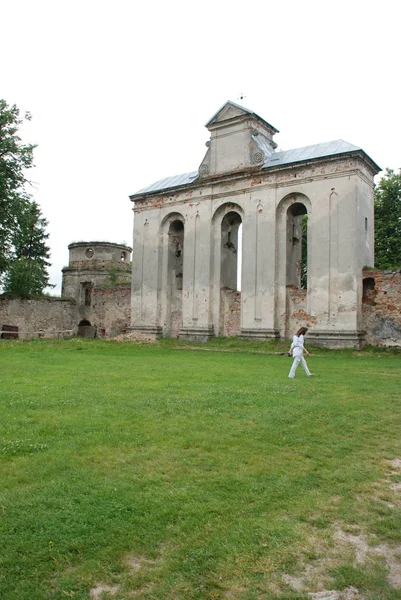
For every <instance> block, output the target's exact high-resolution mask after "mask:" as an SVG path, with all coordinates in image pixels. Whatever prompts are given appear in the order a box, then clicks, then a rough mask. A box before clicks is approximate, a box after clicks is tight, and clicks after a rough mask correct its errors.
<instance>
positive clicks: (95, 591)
mask: <svg viewBox="0 0 401 600" xmlns="http://www.w3.org/2000/svg"><path fill="white" fill-rule="evenodd" d="M118 590H119V587H118V585H113V586H111V585H103V584H102V585H97V586H96V587H94V588H92V589H91V591H90V597H91V598H93V599H94V600H103V598H105V594H107V595H108V596H114V595H115V594H117V592H118Z"/></svg>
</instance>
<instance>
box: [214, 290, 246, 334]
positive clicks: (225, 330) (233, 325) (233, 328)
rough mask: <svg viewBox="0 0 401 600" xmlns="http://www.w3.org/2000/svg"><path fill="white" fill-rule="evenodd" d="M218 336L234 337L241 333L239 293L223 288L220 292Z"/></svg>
mask: <svg viewBox="0 0 401 600" xmlns="http://www.w3.org/2000/svg"><path fill="white" fill-rule="evenodd" d="M220 310H221V314H220V324H221V330H220V333H219V335H223V336H227V337H235V336H237V335H240V333H241V292H237V291H236V290H231V289H229V288H223V289H222V290H221V302H220Z"/></svg>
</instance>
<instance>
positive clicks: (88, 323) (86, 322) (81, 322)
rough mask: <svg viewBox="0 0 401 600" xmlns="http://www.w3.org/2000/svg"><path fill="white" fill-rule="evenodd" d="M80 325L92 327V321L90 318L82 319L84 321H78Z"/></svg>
mask: <svg viewBox="0 0 401 600" xmlns="http://www.w3.org/2000/svg"><path fill="white" fill-rule="evenodd" d="M78 327H91V323H90V321H88V319H82V321H80V322H79V323H78Z"/></svg>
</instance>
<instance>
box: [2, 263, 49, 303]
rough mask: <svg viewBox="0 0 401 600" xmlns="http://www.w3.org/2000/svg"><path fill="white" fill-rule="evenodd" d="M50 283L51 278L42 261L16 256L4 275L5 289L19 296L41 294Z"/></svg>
mask: <svg viewBox="0 0 401 600" xmlns="http://www.w3.org/2000/svg"><path fill="white" fill-rule="evenodd" d="M48 285H49V278H48V275H47V274H46V272H45V271H44V269H43V266H42V265H41V264H40V262H38V261H36V260H34V259H32V258H25V257H19V258H15V259H14V260H13V261H12V262H11V263H10V266H9V268H8V270H7V272H6V274H5V276H4V291H5V293H7V294H15V295H17V296H40V295H41V294H42V293H43V290H44V289H45V287H47V286H48Z"/></svg>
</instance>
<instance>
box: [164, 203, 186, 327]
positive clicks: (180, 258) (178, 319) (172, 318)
mask: <svg viewBox="0 0 401 600" xmlns="http://www.w3.org/2000/svg"><path fill="white" fill-rule="evenodd" d="M161 234H162V247H163V253H162V256H163V268H162V280H163V284H162V286H161V289H162V290H165V294H162V297H161V298H160V301H161V305H162V307H163V308H162V311H163V323H164V326H163V329H164V334H165V335H167V336H168V337H178V333H179V330H180V328H181V327H182V290H183V277H184V246H185V218H184V217H183V215H182V214H181V213H178V212H173V213H169V214H168V215H166V216H165V218H164V219H163V221H162V223H161Z"/></svg>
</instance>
